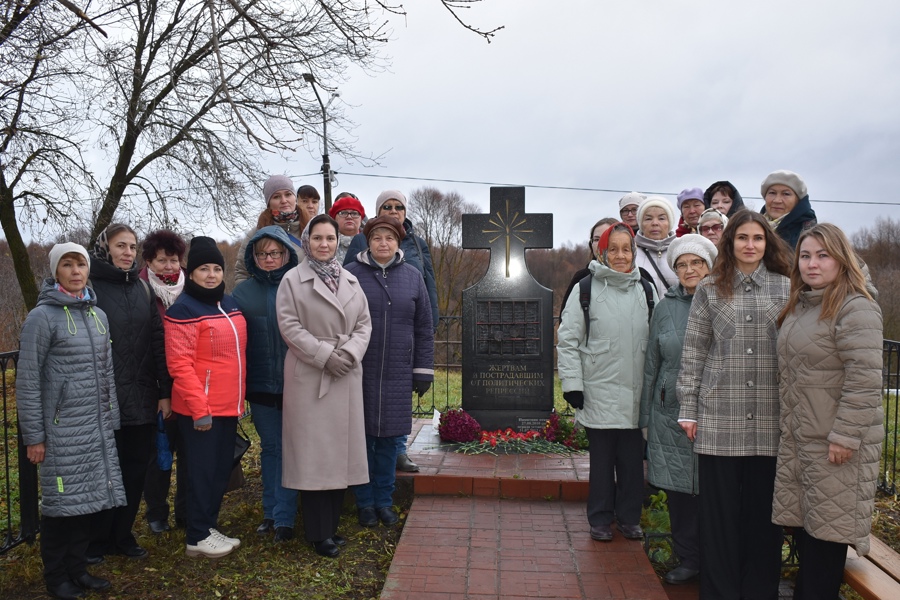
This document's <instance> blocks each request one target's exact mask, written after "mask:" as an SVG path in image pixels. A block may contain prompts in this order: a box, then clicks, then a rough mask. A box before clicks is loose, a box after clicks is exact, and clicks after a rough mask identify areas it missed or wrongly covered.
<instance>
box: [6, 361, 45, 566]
mask: <svg viewBox="0 0 900 600" xmlns="http://www.w3.org/2000/svg"><path fill="white" fill-rule="evenodd" d="M18 360H19V353H18V351H15V352H3V353H0V369H2V376H3V381H2V384H0V392H2V395H3V400H2V402H3V439H2V440H0V443H2V444H3V457H2V460H3V463H2V468H3V481H2V487H0V489H2V496H3V497H2V498H0V522H2V527H3V532H2V537H0V554H3V553H4V552H6V551H8V550H9V549H11V548H15V547H16V546H18V545H19V544H21V543H22V542H33V541H34V539H35V536H36V535H37V533H38V531H39V518H40V517H39V513H38V478H37V467H36V466H35V465H33V464H31V463H30V462H29V461H28V457H27V456H26V454H25V444H23V443H22V433H21V432H20V431H19V422H18V419H17V418H16V416H15V415H16V413H15V410H14V408H15V407H14V405H13V399H12V394H11V393H10V392H11V391H12V388H13V387H14V386H15V380H16V362H17V361H18Z"/></svg>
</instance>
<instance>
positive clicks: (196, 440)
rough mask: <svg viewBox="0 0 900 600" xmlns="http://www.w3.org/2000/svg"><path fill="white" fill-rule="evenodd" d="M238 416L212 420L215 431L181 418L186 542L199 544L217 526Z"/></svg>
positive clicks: (231, 460)
mask: <svg viewBox="0 0 900 600" xmlns="http://www.w3.org/2000/svg"><path fill="white" fill-rule="evenodd" d="M237 421H238V420H237V417H213V419H212V429H210V430H209V431H197V430H196V429H194V419H193V418H191V417H188V416H185V415H178V427H179V429H180V430H181V436H182V438H183V439H184V457H183V458H185V459H186V462H187V467H188V475H187V476H188V486H187V534H186V538H187V543H188V544H190V545H192V546H193V545H196V544H197V542H199V541H200V540H204V539H206V538H207V537H209V530H210V529H211V528H214V527H216V526H217V525H216V524H217V522H218V520H219V509H220V508H222V498H223V497H224V496H225V488H226V487H228V478H229V477H230V476H231V469H232V463H233V462H234V438H235V436H236V435H237Z"/></svg>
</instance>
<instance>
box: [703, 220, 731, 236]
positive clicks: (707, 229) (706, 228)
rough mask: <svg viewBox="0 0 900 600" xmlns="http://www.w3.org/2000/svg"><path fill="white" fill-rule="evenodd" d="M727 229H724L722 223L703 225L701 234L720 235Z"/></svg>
mask: <svg viewBox="0 0 900 600" xmlns="http://www.w3.org/2000/svg"><path fill="white" fill-rule="evenodd" d="M723 229H725V228H724V227H722V224H721V223H716V224H715V225H701V226H700V234H701V235H706V234H707V233H718V232H720V231H722V230H723Z"/></svg>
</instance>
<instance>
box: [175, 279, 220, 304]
mask: <svg viewBox="0 0 900 600" xmlns="http://www.w3.org/2000/svg"><path fill="white" fill-rule="evenodd" d="M184 293H185V294H187V295H188V296H191V297H192V298H196V299H197V300H199V301H200V302H202V303H203V304H210V305H212V306H215V305H216V304H218V303H219V302H221V301H222V298H224V297H225V281H222V283H220V284H219V285H217V286H216V287H214V288H212V289H210V288H207V287H203V286H202V285H200V284H199V283H195V282H194V280H193V279H185V280H184Z"/></svg>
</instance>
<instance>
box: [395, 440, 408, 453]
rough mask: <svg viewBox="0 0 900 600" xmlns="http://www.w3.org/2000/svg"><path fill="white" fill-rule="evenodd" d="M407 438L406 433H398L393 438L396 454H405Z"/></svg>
mask: <svg viewBox="0 0 900 600" xmlns="http://www.w3.org/2000/svg"><path fill="white" fill-rule="evenodd" d="M408 438H409V436H408V435H398V436H397V437H395V438H394V439H395V440H397V456H400V455H401V454H406V440H407V439H408Z"/></svg>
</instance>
